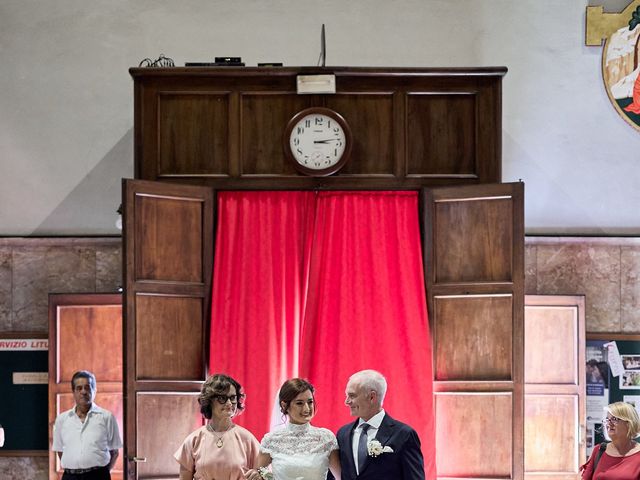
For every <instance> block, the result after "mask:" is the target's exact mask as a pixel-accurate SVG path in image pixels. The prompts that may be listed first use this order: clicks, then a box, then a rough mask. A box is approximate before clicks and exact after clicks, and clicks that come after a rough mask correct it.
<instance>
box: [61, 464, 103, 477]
mask: <svg viewBox="0 0 640 480" xmlns="http://www.w3.org/2000/svg"><path fill="white" fill-rule="evenodd" d="M62 480H111V473H110V472H109V467H101V468H97V469H96V470H91V471H90V472H86V473H67V472H66V471H65V472H64V474H63V475H62Z"/></svg>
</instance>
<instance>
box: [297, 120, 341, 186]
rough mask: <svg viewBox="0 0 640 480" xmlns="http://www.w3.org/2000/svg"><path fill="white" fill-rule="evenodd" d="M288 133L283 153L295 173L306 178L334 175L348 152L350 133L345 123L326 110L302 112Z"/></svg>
mask: <svg viewBox="0 0 640 480" xmlns="http://www.w3.org/2000/svg"><path fill="white" fill-rule="evenodd" d="M287 132H289V134H288V145H287V146H286V147H285V149H286V150H287V151H288V154H289V156H290V157H292V159H293V160H294V164H295V165H296V167H297V168H298V170H300V171H302V172H303V173H305V174H308V175H329V174H331V173H334V172H336V171H337V170H338V169H339V168H340V167H341V166H342V164H343V163H344V160H346V157H347V154H348V152H349V150H350V135H349V133H350V132H349V131H348V126H347V124H346V122H345V120H344V119H343V118H342V117H341V116H340V115H338V114H337V113H336V112H333V111H332V110H329V109H325V108H311V109H308V110H303V111H302V112H300V113H298V114H297V115H296V116H294V117H293V119H292V120H291V122H290V124H289V126H288V127H287ZM285 141H287V139H286V138H285Z"/></svg>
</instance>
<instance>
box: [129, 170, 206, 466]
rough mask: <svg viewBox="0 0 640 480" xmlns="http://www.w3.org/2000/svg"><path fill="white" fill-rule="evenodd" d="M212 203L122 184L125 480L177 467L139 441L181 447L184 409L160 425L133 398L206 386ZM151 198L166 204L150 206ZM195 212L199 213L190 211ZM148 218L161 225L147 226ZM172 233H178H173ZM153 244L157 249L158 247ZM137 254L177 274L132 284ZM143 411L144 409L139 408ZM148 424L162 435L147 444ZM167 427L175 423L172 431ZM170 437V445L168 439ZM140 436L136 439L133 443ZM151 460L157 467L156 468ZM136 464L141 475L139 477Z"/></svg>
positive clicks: (189, 190) (189, 192) (202, 190)
mask: <svg viewBox="0 0 640 480" xmlns="http://www.w3.org/2000/svg"><path fill="white" fill-rule="evenodd" d="M143 197H145V198H147V199H148V200H150V203H151V204H152V205H149V210H153V212H152V214H151V213H149V215H145V212H144V211H142V210H140V209H139V208H136V206H137V201H138V199H139V198H143ZM214 198H215V192H214V191H213V190H212V189H211V188H209V187H196V186H185V185H175V184H171V183H158V182H145V181H133V180H124V181H123V206H124V229H123V240H124V250H125V264H124V272H123V273H124V278H125V285H126V295H125V314H126V315H125V328H124V331H125V358H124V369H125V372H126V383H125V398H126V399H127V402H126V404H125V413H126V416H125V432H126V433H125V436H126V441H125V449H126V471H127V478H130V479H135V478H138V477H139V476H140V475H139V474H141V473H142V476H145V475H146V476H147V477H149V478H150V477H151V476H152V473H149V472H155V471H166V470H167V468H166V467H167V465H168V463H167V462H174V461H173V460H172V457H171V454H172V453H173V451H174V450H175V448H174V447H173V446H172V447H171V448H170V449H169V450H171V451H170V452H166V451H165V450H162V449H161V448H159V449H158V450H154V451H156V452H159V451H162V452H163V453H162V455H160V456H153V452H151V453H150V452H149V451H147V452H146V453H144V454H140V455H139V454H138V451H137V449H138V445H139V443H138V440H140V442H142V444H144V442H151V441H156V440H157V442H159V445H164V446H165V447H166V445H167V442H174V443H175V442H179V441H181V440H182V438H177V437H179V436H180V435H181V433H180V432H182V431H183V430H184V429H183V427H182V426H181V425H182V423H181V422H182V420H183V417H182V416H181V415H182V412H183V411H184V409H183V408H182V406H180V407H179V408H176V409H175V410H170V411H169V410H167V411H165V412H164V413H163V414H162V415H163V417H162V420H159V418H158V412H157V411H154V410H153V409H151V410H147V409H146V408H145V409H142V410H141V411H138V408H139V405H138V402H137V398H138V394H139V393H140V394H142V392H148V393H149V394H151V393H152V392H153V393H154V394H156V395H158V396H160V397H163V396H164V395H166V396H167V398H170V397H171V396H173V395H177V396H182V395H186V394H188V393H196V392H198V391H199V390H200V386H201V384H202V382H203V381H204V379H205V363H206V361H205V359H206V358H207V352H208V318H209V314H210V305H209V302H210V300H209V299H210V296H211V274H212V264H213V230H214V227H213V225H214V221H215V218H214V215H215V211H214V202H213V199H214ZM156 199H164V200H168V201H155V200H156ZM176 203H181V204H183V205H186V207H184V208H186V209H187V210H192V217H193V218H192V219H187V220H185V219H184V218H181V215H182V212H181V207H177V205H176ZM194 205H197V207H193V206H194ZM165 210H166V211H165ZM196 210H197V211H198V214H197V215H196V213H195V211H196ZM196 216H197V217H198V219H199V222H200V223H199V224H198V225H195V223H196V218H195V217H196ZM149 217H152V219H153V220H158V219H160V221H155V222H153V223H151V224H149V223H148V222H149ZM167 219H169V220H168V221H167ZM147 228H153V229H154V232H153V235H148V234H146V233H145V229H147ZM175 229H179V230H180V231H179V232H174V231H173V230H175ZM183 236H184V237H188V236H196V237H201V238H200V240H199V241H198V240H196V239H194V240H193V241H191V240H189V241H187V242H185V243H182V242H180V239H181V238H183ZM162 237H166V238H173V239H176V241H179V242H180V243H179V244H178V245H175V246H174V247H173V248H172V247H171V246H170V245H169V242H168V241H167V240H166V238H165V239H162ZM149 239H151V242H150V243H149V244H148V245H147V244H146V243H145V242H148V241H149ZM156 239H157V242H156ZM158 244H160V245H161V246H162V248H158V246H157V245H158ZM197 245H199V246H197ZM138 255H145V256H146V257H147V258H146V260H145V262H146V263H145V264H146V265H152V266H155V265H158V266H160V268H165V267H162V266H163V265H176V267H175V269H173V268H165V270H163V275H162V276H158V275H156V274H155V273H154V272H153V270H151V269H150V270H149V271H150V272H151V273H154V275H156V277H158V278H159V279H158V280H153V281H150V280H146V279H143V280H140V279H138V278H137V277H136V266H137V265H138V264H139V262H140V260H139V259H137V256H138ZM184 265H197V267H194V268H196V270H197V271H196V272H195V273H194V272H192V273H190V272H189V271H188V270H189V269H188V268H187V269H185V267H184ZM190 275H193V276H190ZM196 275H197V276H198V278H199V279H201V281H202V283H185V279H195V276H196ZM177 392H181V393H177ZM145 395H146V393H145ZM149 398H151V397H149ZM144 406H145V404H144V403H143V404H142V407H144ZM194 408H195V407H194ZM149 412H153V413H152V414H150V413H149ZM145 422H148V423H149V425H150V424H151V423H153V422H157V423H158V424H160V423H161V424H162V425H163V429H162V430H158V431H157V432H154V433H153V435H154V437H153V438H145V437H146V436H147V434H148V433H147V430H146V425H147V423H145ZM172 422H175V428H174V426H173V423H172ZM189 425H190V424H189ZM151 427H152V425H151V426H150V428H151ZM139 429H141V430H140V432H139ZM167 432H170V435H169V437H171V438H170V439H167ZM138 433H140V435H141V437H138ZM174 443H170V445H174ZM165 447H163V448H165ZM172 449H173V450H172ZM145 454H149V455H152V456H151V457H150V459H149V460H148V461H147V463H144V464H141V463H138V462H137V461H136V458H137V457H140V456H144V455H145ZM156 461H157V462H159V463H158V464H156V463H157V462H156ZM141 465H142V468H143V469H142V470H141V471H139V470H138V468H139V466H141ZM173 468H174V469H173V470H172V471H171V472H169V474H170V475H177V472H178V469H177V465H173ZM144 472H146V473H144ZM165 478H166V477H165Z"/></svg>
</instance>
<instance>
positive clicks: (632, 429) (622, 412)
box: [606, 402, 640, 439]
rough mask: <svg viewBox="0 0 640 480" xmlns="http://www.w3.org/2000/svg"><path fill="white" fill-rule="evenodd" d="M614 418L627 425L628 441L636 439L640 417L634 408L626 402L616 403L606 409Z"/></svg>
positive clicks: (639, 429) (639, 431) (639, 432)
mask: <svg viewBox="0 0 640 480" xmlns="http://www.w3.org/2000/svg"><path fill="white" fill-rule="evenodd" d="M606 410H607V412H609V413H610V414H611V415H613V416H614V417H617V418H619V419H620V420H624V421H625V422H627V424H628V425H629V433H628V436H629V439H632V438H636V437H637V436H638V435H639V434H640V417H638V412H636V408H635V407H634V406H633V405H631V404H630V403H627V402H616V403H612V404H610V405H609V406H608V407H607V408H606Z"/></svg>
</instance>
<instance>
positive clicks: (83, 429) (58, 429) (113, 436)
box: [52, 403, 122, 469]
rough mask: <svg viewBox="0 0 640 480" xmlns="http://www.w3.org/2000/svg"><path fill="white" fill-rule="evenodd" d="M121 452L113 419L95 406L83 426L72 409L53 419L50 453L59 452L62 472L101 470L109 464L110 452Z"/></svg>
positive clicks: (120, 444) (106, 411)
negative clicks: (66, 469)
mask: <svg viewBox="0 0 640 480" xmlns="http://www.w3.org/2000/svg"><path fill="white" fill-rule="evenodd" d="M120 448H122V440H121V439H120V433H119V431H118V423H117V422H116V419H115V417H114V416H113V414H112V413H111V412H109V411H108V410H105V409H103V408H100V407H99V406H97V405H96V404H95V403H93V404H92V405H91V409H90V410H89V412H88V413H87V417H86V418H85V420H84V423H83V422H82V421H81V420H80V417H78V415H77V414H76V412H75V407H74V408H72V409H71V410H67V411H66V412H63V413H61V414H60V415H58V417H57V418H56V423H55V424H54V426H53V447H52V450H53V451H54V452H62V459H61V464H62V468H73V469H78V468H91V467H104V466H105V465H108V464H109V461H110V460H111V455H110V454H109V451H110V450H118V449H120Z"/></svg>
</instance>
